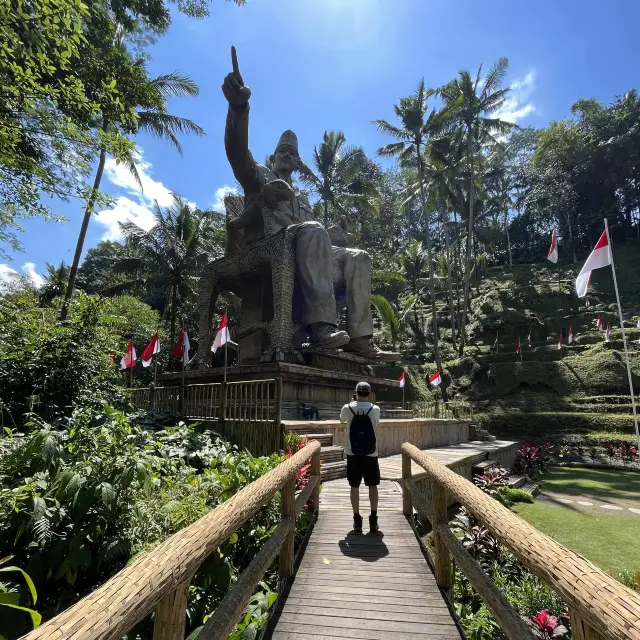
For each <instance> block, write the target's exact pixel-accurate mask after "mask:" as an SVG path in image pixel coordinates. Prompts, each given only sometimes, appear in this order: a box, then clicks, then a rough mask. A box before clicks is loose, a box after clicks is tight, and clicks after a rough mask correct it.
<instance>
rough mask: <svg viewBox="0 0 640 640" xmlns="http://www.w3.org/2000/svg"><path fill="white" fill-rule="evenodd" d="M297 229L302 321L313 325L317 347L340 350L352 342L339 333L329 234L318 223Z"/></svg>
mask: <svg viewBox="0 0 640 640" xmlns="http://www.w3.org/2000/svg"><path fill="white" fill-rule="evenodd" d="M296 227H297V229H296V274H297V276H298V279H299V281H300V289H301V292H302V298H303V302H304V304H303V314H302V322H303V324H305V325H310V326H311V330H312V331H311V341H312V342H313V343H314V344H316V345H318V346H323V347H326V348H334V349H337V348H338V347H341V346H343V345H345V344H346V343H347V342H348V341H349V336H348V334H347V333H346V332H344V331H337V324H338V318H337V315H336V298H335V295H334V293H333V256H332V253H331V240H329V234H328V233H327V231H326V229H325V228H324V227H323V226H322V225H321V224H320V223H319V222H303V223H301V224H299V225H296Z"/></svg>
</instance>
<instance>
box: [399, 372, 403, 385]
mask: <svg viewBox="0 0 640 640" xmlns="http://www.w3.org/2000/svg"><path fill="white" fill-rule="evenodd" d="M398 382H399V383H400V387H404V371H403V372H402V373H401V374H400V377H399V378H398Z"/></svg>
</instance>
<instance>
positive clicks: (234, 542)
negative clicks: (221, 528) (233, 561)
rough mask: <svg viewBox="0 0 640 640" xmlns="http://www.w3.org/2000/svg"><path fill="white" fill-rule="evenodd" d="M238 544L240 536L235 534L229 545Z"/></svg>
mask: <svg viewBox="0 0 640 640" xmlns="http://www.w3.org/2000/svg"><path fill="white" fill-rule="evenodd" d="M236 542H238V534H237V533H235V532H234V533H232V534H231V537H230V538H229V544H236Z"/></svg>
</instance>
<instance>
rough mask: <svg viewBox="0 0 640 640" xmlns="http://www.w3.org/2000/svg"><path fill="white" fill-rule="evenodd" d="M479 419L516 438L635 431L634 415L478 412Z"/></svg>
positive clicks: (489, 428)
mask: <svg viewBox="0 0 640 640" xmlns="http://www.w3.org/2000/svg"><path fill="white" fill-rule="evenodd" d="M476 419H477V420H478V421H479V422H480V424H481V425H482V427H483V428H484V429H488V430H489V431H490V432H491V433H494V434H496V435H497V436H500V437H505V438H515V439H518V438H531V437H543V436H546V435H552V434H562V433H580V432H583V433H587V432H589V431H606V432H611V433H615V432H620V433H632V432H633V430H634V426H633V416H627V415H618V414H615V415H614V414H604V413H572V412H566V413H557V412H538V413H501V414H488V413H485V414H478V415H476Z"/></svg>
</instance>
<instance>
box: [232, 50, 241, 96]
mask: <svg viewBox="0 0 640 640" xmlns="http://www.w3.org/2000/svg"><path fill="white" fill-rule="evenodd" d="M231 65H232V67H233V73H234V75H235V76H236V78H237V80H238V83H239V85H240V86H241V87H243V86H244V80H243V79H242V75H241V74H240V67H239V66H238V54H237V53H236V48H235V47H234V46H233V45H231Z"/></svg>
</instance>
